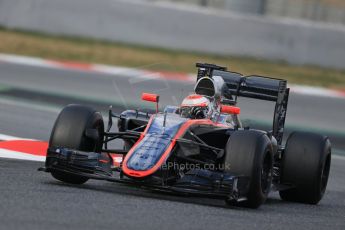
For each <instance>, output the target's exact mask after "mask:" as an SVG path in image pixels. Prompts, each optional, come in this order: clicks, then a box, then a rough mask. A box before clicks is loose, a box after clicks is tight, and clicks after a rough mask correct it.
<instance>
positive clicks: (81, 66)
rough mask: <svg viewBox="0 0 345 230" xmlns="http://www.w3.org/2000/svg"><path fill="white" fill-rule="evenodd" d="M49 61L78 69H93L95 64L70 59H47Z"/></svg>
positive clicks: (67, 67)
mask: <svg viewBox="0 0 345 230" xmlns="http://www.w3.org/2000/svg"><path fill="white" fill-rule="evenodd" d="M47 61H48V62H49V63H51V64H54V65H57V66H60V67H63V68H66V69H76V70H86V71H93V65H92V64H87V63H80V62H70V61H53V60H47Z"/></svg>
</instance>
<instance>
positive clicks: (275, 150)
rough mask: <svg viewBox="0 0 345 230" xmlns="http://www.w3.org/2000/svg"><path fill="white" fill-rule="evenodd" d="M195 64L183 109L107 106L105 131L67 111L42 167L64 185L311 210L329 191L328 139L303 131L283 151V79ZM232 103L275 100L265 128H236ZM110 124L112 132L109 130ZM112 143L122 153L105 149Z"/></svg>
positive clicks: (77, 110)
mask: <svg viewBox="0 0 345 230" xmlns="http://www.w3.org/2000/svg"><path fill="white" fill-rule="evenodd" d="M197 67H198V75H197V83H196V85H195V89H194V91H195V92H194V94H192V95H189V96H187V97H186V98H185V99H184V100H183V102H182V104H181V105H180V106H166V107H165V109H164V111H163V112H159V111H158V102H159V96H158V95H156V94H149V93H143V94H142V99H143V100H145V101H150V102H153V103H156V111H155V112H151V113H150V112H143V111H137V110H126V111H124V112H122V113H121V114H115V113H114V112H113V111H112V110H111V107H110V109H109V122H108V127H107V128H106V130H104V123H103V118H102V116H101V114H100V113H99V112H97V111H95V110H94V109H92V108H90V107H87V106H82V105H68V106H66V107H65V108H64V109H63V110H62V111H61V113H60V114H59V116H58V118H57V120H56V122H55V125H54V127H53V130H52V132H51V137H50V141H49V148H48V150H47V158H46V162H45V167H43V168H40V170H41V171H45V172H49V173H51V175H52V176H53V177H54V178H55V179H57V180H60V181H63V182H66V183H72V184H82V183H85V182H86V181H87V180H88V179H99V180H107V181H111V182H119V183H125V184H129V185H133V186H139V187H142V188H146V189H150V190H154V191H163V192H169V193H179V194H186V195H198V196H206V197H208V198H220V199H224V200H225V201H226V203H227V204H230V205H238V206H245V207H250V208H257V207H259V206H260V205H261V204H263V203H264V202H265V200H266V198H267V196H268V194H269V192H270V191H279V194H280V197H281V198H282V199H283V200H286V201H294V202H302V203H309V204H317V203H318V202H319V201H320V200H321V198H322V197H323V195H324V193H325V190H326V186H327V181H328V176H329V171H330V164H331V144H330V141H329V139H328V137H325V136H322V135H318V134H313V133H307V132H293V133H291V134H290V135H289V137H288V139H287V141H286V144H285V146H284V145H283V144H282V142H283V133H284V123H285V117H286V111H287V104H288V98H289V88H287V82H286V81H285V80H280V79H273V78H266V77H261V76H246V77H244V76H242V75H241V74H239V73H235V72H231V71H227V70H226V68H225V67H220V66H216V65H212V64H197ZM238 97H247V98H253V99H259V100H267V101H272V102H274V103H275V111H274V116H273V127H272V131H262V130H255V129H250V128H249V127H243V126H242V124H241V121H240V119H239V114H240V108H239V107H237V106H236V105H237V98H238ZM114 118H117V120H118V122H117V124H118V131H117V132H111V128H112V126H113V119H114ZM116 139H121V140H122V141H123V146H122V147H121V148H119V149H111V148H109V142H111V141H114V140H116ZM119 155H120V156H122V157H120V161H121V162H118V159H119Z"/></svg>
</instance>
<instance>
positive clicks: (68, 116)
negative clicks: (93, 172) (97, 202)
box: [46, 105, 104, 184]
mask: <svg viewBox="0 0 345 230" xmlns="http://www.w3.org/2000/svg"><path fill="white" fill-rule="evenodd" d="M87 129H96V130H97V131H98V134H99V139H98V140H93V139H91V138H88V137H86V135H85V132H86V130H87ZM103 136H104V123H103V118H102V115H101V114H100V113H99V112H97V111H95V110H94V109H92V108H90V107H86V106H82V105H68V106H66V107H65V108H64V109H63V110H62V111H61V112H60V114H59V116H58V118H57V119H56V121H55V124H54V127H53V130H52V132H51V136H50V140H49V147H63V148H70V149H75V150H81V151H86V152H99V153H100V152H101V150H102V146H103ZM49 164H50V162H49V160H48V158H47V160H46V166H49ZM51 174H52V176H53V177H54V178H55V179H57V180H60V181H63V182H66V183H70V184H83V183H85V182H86V181H87V180H88V178H86V177H82V176H77V175H74V174H70V173H65V172H60V171H54V170H53V171H52V172H51Z"/></svg>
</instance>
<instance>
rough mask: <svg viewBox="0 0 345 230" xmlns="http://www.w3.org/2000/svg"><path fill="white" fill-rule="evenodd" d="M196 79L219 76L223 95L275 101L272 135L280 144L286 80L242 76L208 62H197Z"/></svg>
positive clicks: (284, 114) (284, 108)
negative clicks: (223, 85) (223, 84)
mask: <svg viewBox="0 0 345 230" xmlns="http://www.w3.org/2000/svg"><path fill="white" fill-rule="evenodd" d="M197 67H198V68H199V70H198V79H200V78H201V77H207V76H208V77H210V78H212V77H213V76H220V77H221V78H222V79H223V80H224V82H225V84H226V87H224V92H223V93H224V95H229V94H230V95H231V96H232V97H235V103H236V101H237V97H247V98H253V99H260V100H265V101H272V102H275V110H274V118H273V128H272V130H273V136H274V137H275V138H276V139H277V142H278V144H279V145H281V143H282V140H283V134H284V126H285V118H286V111H287V105H288V100H289V92H290V89H289V88H287V81H286V80H282V79H275V78H268V77H263V76H254V75H253V76H243V75H242V74H240V73H236V72H230V71H227V70H226V68H225V67H220V66H216V65H210V64H197Z"/></svg>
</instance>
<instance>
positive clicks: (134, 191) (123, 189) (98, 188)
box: [44, 181, 288, 211]
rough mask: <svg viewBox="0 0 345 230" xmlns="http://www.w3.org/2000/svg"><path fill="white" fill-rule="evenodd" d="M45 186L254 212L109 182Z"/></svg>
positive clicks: (274, 200) (220, 202)
mask: <svg viewBox="0 0 345 230" xmlns="http://www.w3.org/2000/svg"><path fill="white" fill-rule="evenodd" d="M44 183H45V184H49V185H50V186H63V187H73V188H77V189H83V190H88V191H93V192H104V193H111V194H117V195H122V196H133V197H140V198H147V199H157V200H165V201H172V202H179V203H189V204H196V205H203V206H208V207H215V208H223V209H232V210H246V211H248V210H253V209H248V208H243V207H237V206H230V205H226V204H225V201H224V200H221V199H210V198H205V197H198V196H188V195H183V194H172V193H168V192H159V191H150V190H147V189H143V188H139V187H134V186H128V185H123V184H114V183H109V182H104V183H102V182H97V184H96V183H92V182H91V183H86V184H83V185H70V184H66V183H63V182H59V181H49V182H44ZM284 203H285V204H288V202H284V201H282V200H280V199H277V198H269V199H267V201H266V203H265V204H268V205H270V206H271V205H273V206H275V205H282V204H284Z"/></svg>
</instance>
